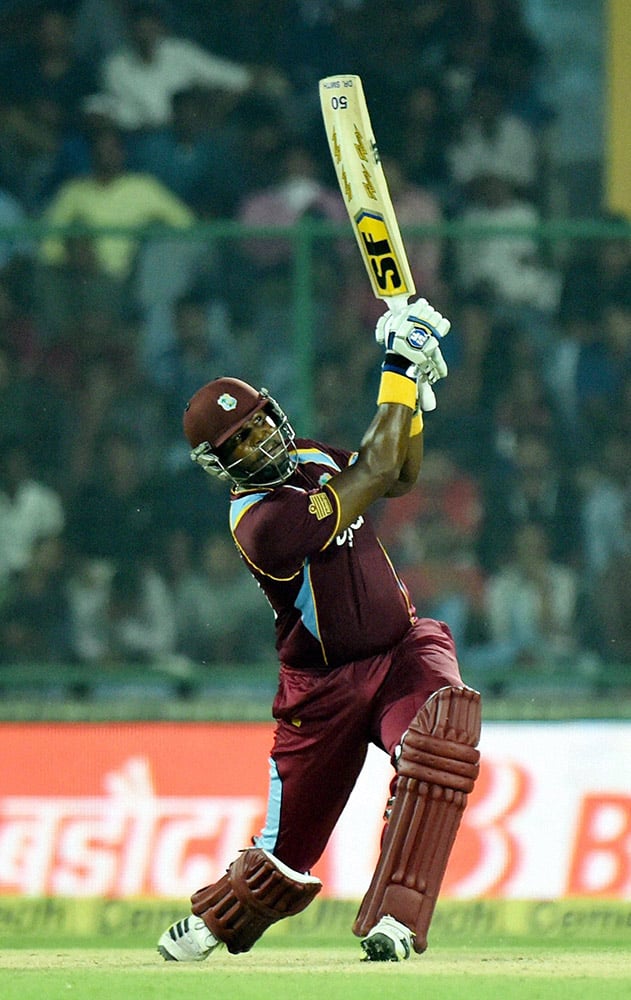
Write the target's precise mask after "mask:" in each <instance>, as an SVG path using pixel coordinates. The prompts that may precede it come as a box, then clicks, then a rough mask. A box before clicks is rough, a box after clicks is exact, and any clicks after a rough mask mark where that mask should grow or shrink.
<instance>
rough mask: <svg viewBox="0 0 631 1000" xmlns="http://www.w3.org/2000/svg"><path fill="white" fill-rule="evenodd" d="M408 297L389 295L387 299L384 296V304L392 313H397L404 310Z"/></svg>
mask: <svg viewBox="0 0 631 1000" xmlns="http://www.w3.org/2000/svg"><path fill="white" fill-rule="evenodd" d="M408 298H409V295H389V296H388V297H387V298H386V297H385V296H384V300H383V301H384V302H385V303H386V305H387V307H388V309H389V310H390V312H392V313H396V312H399V311H400V310H401V309H405V307H406V306H407V304H408Z"/></svg>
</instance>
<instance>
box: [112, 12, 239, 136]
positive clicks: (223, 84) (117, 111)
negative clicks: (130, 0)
mask: <svg viewBox="0 0 631 1000" xmlns="http://www.w3.org/2000/svg"><path fill="white" fill-rule="evenodd" d="M129 17H130V25H129V30H130V42H129V44H128V45H125V46H124V47H123V48H121V49H118V50H115V51H114V52H112V53H111V55H109V56H107V57H106V58H105V59H104V61H103V64H102V67H101V71H102V73H101V75H102V90H103V93H104V94H105V95H106V97H107V98H108V99H109V107H110V111H111V114H112V115H113V117H114V120H115V121H116V123H117V124H118V125H119V127H120V128H122V129H125V130H126V131H137V130H141V129H156V128H162V127H164V126H165V125H166V124H168V123H169V122H170V120H171V113H172V98H173V95H174V94H175V93H177V92H178V91H181V90H184V89H185V88H187V87H192V86H201V87H206V88H208V89H212V90H216V91H217V93H218V94H222V95H223V96H232V97H237V98H238V97H239V96H240V95H241V94H243V93H244V92H245V91H246V90H248V89H249V88H250V87H252V86H253V85H254V83H255V76H256V74H255V72H254V71H253V70H252V69H250V68H249V67H246V66H243V65H240V64H239V63H235V62H233V61H232V60H230V59H225V58H223V57H221V56H217V55H215V54H214V53H212V52H208V51H207V50H206V49H204V48H202V47H201V46H200V45H197V44H196V43H195V42H193V41H191V40H189V39H187V38H182V37H179V36H178V35H174V34H170V33H169V31H168V28H167V26H166V24H165V21H164V19H163V16H162V12H161V10H160V8H159V6H158V5H157V4H155V3H152V2H150V0H145V2H142V3H137V4H134V5H133V7H132V9H131V12H130V15H129Z"/></svg>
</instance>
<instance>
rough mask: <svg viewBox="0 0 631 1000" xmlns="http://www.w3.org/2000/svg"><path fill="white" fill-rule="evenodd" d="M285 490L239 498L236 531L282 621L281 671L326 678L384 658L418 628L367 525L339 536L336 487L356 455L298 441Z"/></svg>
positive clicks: (234, 507) (234, 501) (235, 497)
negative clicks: (314, 672) (326, 672)
mask: <svg viewBox="0 0 631 1000" xmlns="http://www.w3.org/2000/svg"><path fill="white" fill-rule="evenodd" d="M296 451H297V454H298V460H299V465H298V468H297V470H296V472H294V473H293V475H292V476H291V477H290V478H289V479H288V480H287V481H286V482H285V483H284V484H283V485H282V486H276V487H274V488H269V489H264V488H258V489H253V490H250V491H248V492H244V493H233V494H232V496H231V503H230V527H231V530H232V534H233V537H234V539H235V542H236V544H237V546H238V548H239V550H240V551H241V553H242V555H243V557H244V559H245V561H246V563H247V565H248V567H249V569H250V571H251V572H252V574H253V576H254V577H255V579H256V580H257V582H258V583H259V585H260V586H261V588H262V590H263V591H264V593H265V595H266V597H267V599H268V601H269V602H270V604H271V606H272V608H273V610H274V614H275V619H276V648H277V650H278V654H279V658H280V661H281V662H282V663H284V664H287V665H288V666H290V667H294V668H295V669H299V670H308V669H318V670H322V669H327V668H329V669H330V668H333V667H337V666H340V665H341V664H343V663H348V662H350V661H353V660H361V659H364V658H365V657H368V656H373V655H375V654H376V653H380V652H385V650H387V649H389V648H390V647H391V646H392V645H394V644H395V643H397V642H398V641H399V640H400V639H401V638H402V636H403V635H404V634H405V632H406V631H407V629H409V627H410V623H411V622H412V621H413V620H414V619H415V610H414V607H413V606H412V603H411V601H410V597H409V594H408V592H407V589H406V587H405V585H404V583H403V582H402V581H401V580H400V578H399V577H398V576H397V574H396V572H395V570H394V568H393V566H392V563H391V562H390V560H389V558H388V556H387V555H386V552H385V550H384V549H383V547H382V545H381V543H380V542H379V540H378V538H377V536H376V535H375V532H374V530H373V528H372V526H371V524H370V522H369V520H368V518H367V517H366V516H364V515H362V516H361V517H359V518H358V519H357V520H356V521H355V522H354V523H353V524H352V525H351V526H350V527H349V528H346V529H345V530H344V531H342V532H340V531H338V525H339V505H338V500H337V497H336V495H335V492H334V490H333V489H330V488H329V487H328V485H327V483H328V481H329V480H330V479H332V478H333V477H334V476H335V475H336V474H337V473H339V472H341V471H342V469H345V468H347V466H348V465H349V464H351V463H352V462H353V461H354V459H355V455H354V454H353V453H351V452H347V451H342V450H340V449H335V448H330V447H329V446H328V445H323V444H320V443H319V442H317V441H310V440H306V439H298V440H297V441H296Z"/></svg>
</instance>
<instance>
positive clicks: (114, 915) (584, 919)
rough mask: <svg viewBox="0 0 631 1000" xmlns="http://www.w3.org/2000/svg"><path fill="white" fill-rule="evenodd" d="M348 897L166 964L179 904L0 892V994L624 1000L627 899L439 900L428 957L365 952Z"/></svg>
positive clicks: (114, 998)
mask: <svg viewBox="0 0 631 1000" xmlns="http://www.w3.org/2000/svg"><path fill="white" fill-rule="evenodd" d="M355 910H356V905H355V904H353V903H340V902H335V901H331V900H322V901H319V900H316V901H315V903H314V904H313V905H312V906H311V907H309V909H308V910H307V911H305V913H303V914H301V915H300V916H299V917H295V918H293V919H292V920H288V921H284V922H281V923H280V924H277V925H275V926H274V927H272V928H271V929H270V930H269V931H268V933H267V934H266V935H265V937H264V938H263V939H262V940H261V941H259V942H258V944H257V945H256V947H255V948H254V949H253V950H252V951H251V952H249V953H248V954H246V955H229V954H228V953H227V952H225V951H222V952H219V953H215V954H214V955H212V956H211V958H210V959H208V961H206V962H202V963H200V964H199V965H197V964H194V965H180V964H178V963H175V962H164V961H163V960H162V959H161V958H160V956H159V955H158V954H157V952H156V950H155V943H156V940H157V937H158V936H159V933H160V931H161V930H162V929H164V926H165V925H166V924H167V923H169V922H170V921H171V919H174V918H175V917H177V916H181V915H182V913H183V912H185V910H184V909H183V907H182V905H181V904H177V903H171V902H163V901H162V902H161V901H157V900H152V901H143V900H138V901H124V902H120V901H112V900H110V901H108V900H30V899H13V900H7V899H6V898H5V899H3V900H1V901H0V998H2V1000H43V998H45V1000H62V998H66V1000H67V998H70V1000H72V998H76V1000H127V998H129V1000H413V998H416V997H418V998H422V1000H591V998H598V1000H600V998H601V997H602V998H603V1000H630V998H631V903H625V902H617V903H616V902H612V901H602V900H557V901H551V902H541V903H537V902H506V901H474V902H471V903H456V902H452V901H445V902H441V903H439V907H438V908H437V911H436V916H435V919H434V923H433V925H432V930H431V934H430V946H429V948H428V950H427V952H426V953H425V954H424V955H413V956H412V957H411V959H410V960H409V961H407V962H403V963H388V964H383V965H381V964H367V963H364V962H362V961H361V950H360V947H359V943H358V941H357V939H356V938H354V937H353V935H352V934H351V932H350V925H351V923H352V918H353V916H354V913H355Z"/></svg>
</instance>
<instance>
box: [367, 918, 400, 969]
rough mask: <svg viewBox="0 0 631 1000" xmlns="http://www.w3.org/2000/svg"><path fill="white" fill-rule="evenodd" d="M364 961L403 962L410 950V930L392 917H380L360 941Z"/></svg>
mask: <svg viewBox="0 0 631 1000" xmlns="http://www.w3.org/2000/svg"><path fill="white" fill-rule="evenodd" d="M361 946H362V948H363V949H364V952H365V953H366V954H365V956H364V959H363V961H364V962H403V961H405V959H406V958H409V957H410V952H411V951H412V932H411V931H410V930H409V929H408V928H407V927H406V926H405V924H400V923H399V921H398V920H395V919H394V917H390V916H385V917H382V918H381V920H380V921H379V923H378V924H375V926H374V927H373V929H372V930H371V931H368V934H367V935H366V937H365V938H364V939H363V941H362V942H361Z"/></svg>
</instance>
